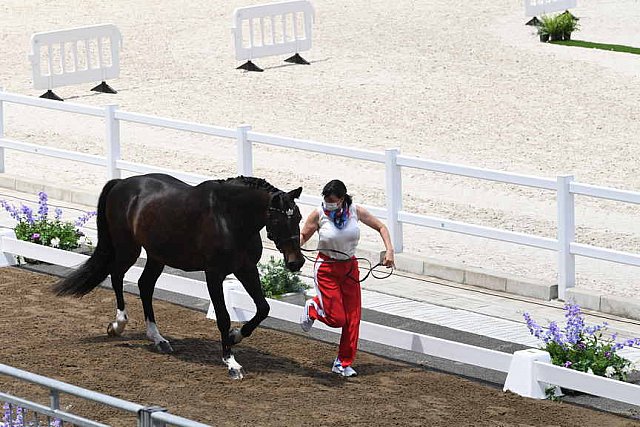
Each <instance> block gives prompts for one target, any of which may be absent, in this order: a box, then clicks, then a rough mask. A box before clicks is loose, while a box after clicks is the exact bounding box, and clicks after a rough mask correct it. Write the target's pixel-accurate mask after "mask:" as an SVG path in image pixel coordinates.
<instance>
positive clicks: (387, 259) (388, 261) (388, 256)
mask: <svg viewBox="0 0 640 427" xmlns="http://www.w3.org/2000/svg"><path fill="white" fill-rule="evenodd" d="M382 265H384V266H385V267H387V268H391V267H393V268H395V267H396V264H395V261H394V257H393V250H386V251H385V253H384V259H383V260H382Z"/></svg>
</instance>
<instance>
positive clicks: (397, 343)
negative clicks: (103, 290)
mask: <svg viewBox="0 0 640 427" xmlns="http://www.w3.org/2000/svg"><path fill="white" fill-rule="evenodd" d="M14 255H20V256H23V257H27V258H33V259H37V260H40V261H44V262H49V263H53V264H56V265H62V266H67V267H70V266H74V265H77V264H78V263H80V262H82V261H84V260H86V259H87V258H88V257H87V256H86V255H80V254H76V253H72V252H68V251H63V250H60V249H54V248H50V247H46V246H41V245H37V244H35V243H30V242H25V241H20V240H17V239H16V238H15V235H13V233H12V232H11V231H5V232H4V233H0V267H1V266H4V265H11V264H12V263H13V257H14ZM3 261H6V262H3ZM140 271H141V269H140V268H139V267H134V268H132V269H131V270H130V272H129V273H128V275H127V276H126V280H127V281H132V280H137V278H138V277H139V275H140ZM129 274H130V275H129ZM156 287H157V288H159V289H164V290H167V291H171V292H175V293H178V294H182V295H190V296H194V297H197V298H202V299H208V294H207V291H206V283H204V282H200V281H197V280H191V279H186V278H183V277H179V276H174V275H170V274H166V273H163V274H162V275H161V277H160V280H159V281H158V283H157V285H156ZM224 293H225V303H226V305H227V310H228V311H229V314H230V316H231V319H232V320H234V321H245V320H248V319H249V318H251V317H252V316H253V315H254V314H255V306H254V303H253V301H252V299H251V298H250V297H249V295H248V294H247V293H246V292H245V291H244V290H243V289H242V287H241V286H240V285H239V284H238V283H237V282H235V283H233V282H232V283H229V282H225V286H224ZM268 302H269V305H270V307H271V310H270V312H269V316H270V317H272V318H275V319H280V320H285V321H288V322H294V323H297V322H298V319H299V318H300V312H301V310H302V307H301V306H297V305H293V304H289V303H286V302H282V301H278V300H274V299H268ZM213 313H214V311H213V309H212V308H211V304H210V305H209V313H208V315H207V316H208V317H213ZM314 327H317V328H318V329H322V330H327V331H330V332H334V333H339V332H340V329H333V328H329V327H328V326H326V325H324V324H322V323H321V322H316V324H314ZM360 339H363V340H366V341H370V342H374V343H378V344H383V345H387V346H391V347H394V348H399V349H403V350H409V351H413V352H417V353H420V354H425V355H429V356H434V357H439V358H443V359H447V360H452V361H455V362H460V363H464V364H467V365H472V366H478V367H481V368H485V369H491V370H494V371H498V372H505V373H508V375H507V381H506V382H505V390H511V391H513V392H515V393H518V394H521V395H523V396H526V397H533V398H544V388H545V386H546V385H547V384H553V385H556V386H559V387H564V388H568V389H572V390H578V391H583V392H585V393H589V394H592V395H594V396H601V397H606V398H609V399H614V400H617V401H620V402H625V403H630V404H633V405H640V386H637V385H633V384H628V383H623V382H619V381H614V380H610V379H608V378H603V377H597V376H594V375H589V374H585V373H582V372H577V371H572V370H570V369H567V368H564V367H558V366H553V365H551V364H550V363H548V362H542V360H546V361H548V360H549V354H548V353H546V352H543V351H540V350H533V349H532V350H524V351H521V352H516V353H514V355H511V354H508V353H504V352H500V351H495V350H490V349H486V348H480V347H474V346H471V345H468V344H463V343H459V342H455V341H448V340H444V339H441V338H435V337H430V336H427V335H423V334H419V333H416V332H411V331H405V330H401V329H394V328H391V327H388V326H384V325H378V324H375V323H371V322H364V321H363V322H361V324H360ZM0 366H1V365H0ZM0 372H1V371H0ZM63 391H64V390H63ZM76 395H77V394H76ZM0 397H1V396H0ZM85 397H86V396H85ZM165 415H168V414H165ZM152 416H155V413H154V414H152ZM167 422H168V420H167ZM177 425H180V424H177Z"/></svg>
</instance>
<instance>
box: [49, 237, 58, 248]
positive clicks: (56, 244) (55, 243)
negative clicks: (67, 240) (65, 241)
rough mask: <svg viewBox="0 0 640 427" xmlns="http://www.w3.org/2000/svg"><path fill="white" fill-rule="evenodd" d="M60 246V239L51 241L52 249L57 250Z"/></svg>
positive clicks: (56, 238) (55, 238)
mask: <svg viewBox="0 0 640 427" xmlns="http://www.w3.org/2000/svg"><path fill="white" fill-rule="evenodd" d="M58 246H60V239H59V238H58V237H54V238H53V239H51V247H52V248H57V247H58Z"/></svg>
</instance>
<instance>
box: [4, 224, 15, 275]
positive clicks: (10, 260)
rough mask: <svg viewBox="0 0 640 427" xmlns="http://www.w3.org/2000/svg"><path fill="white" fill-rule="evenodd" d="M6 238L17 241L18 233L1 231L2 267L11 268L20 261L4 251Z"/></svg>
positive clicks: (7, 230) (9, 230)
mask: <svg viewBox="0 0 640 427" xmlns="http://www.w3.org/2000/svg"><path fill="white" fill-rule="evenodd" d="M4 237H9V238H12V239H15V238H16V233H15V231H13V230H12V229H6V230H0V267H10V266H12V265H16V264H17V263H18V261H17V260H16V257H15V255H13V254H12V253H10V252H5V251H4V241H3V239H4Z"/></svg>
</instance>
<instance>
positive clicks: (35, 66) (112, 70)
mask: <svg viewBox="0 0 640 427" xmlns="http://www.w3.org/2000/svg"><path fill="white" fill-rule="evenodd" d="M121 46H122V36H121V34H120V31H119V30H118V28H117V27H116V26H115V25H112V24H104V25H91V26H86V27H78V28H69V29H65V30H57V31H49V32H42V33H35V34H33V35H32V36H31V53H30V54H29V60H30V61H31V67H32V74H33V87H34V88H35V89H52V88H55V87H59V86H66V85H72V84H79V83H90V82H96V81H97V82H99V81H105V80H107V79H113V78H117V77H119V75H120V48H121Z"/></svg>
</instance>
